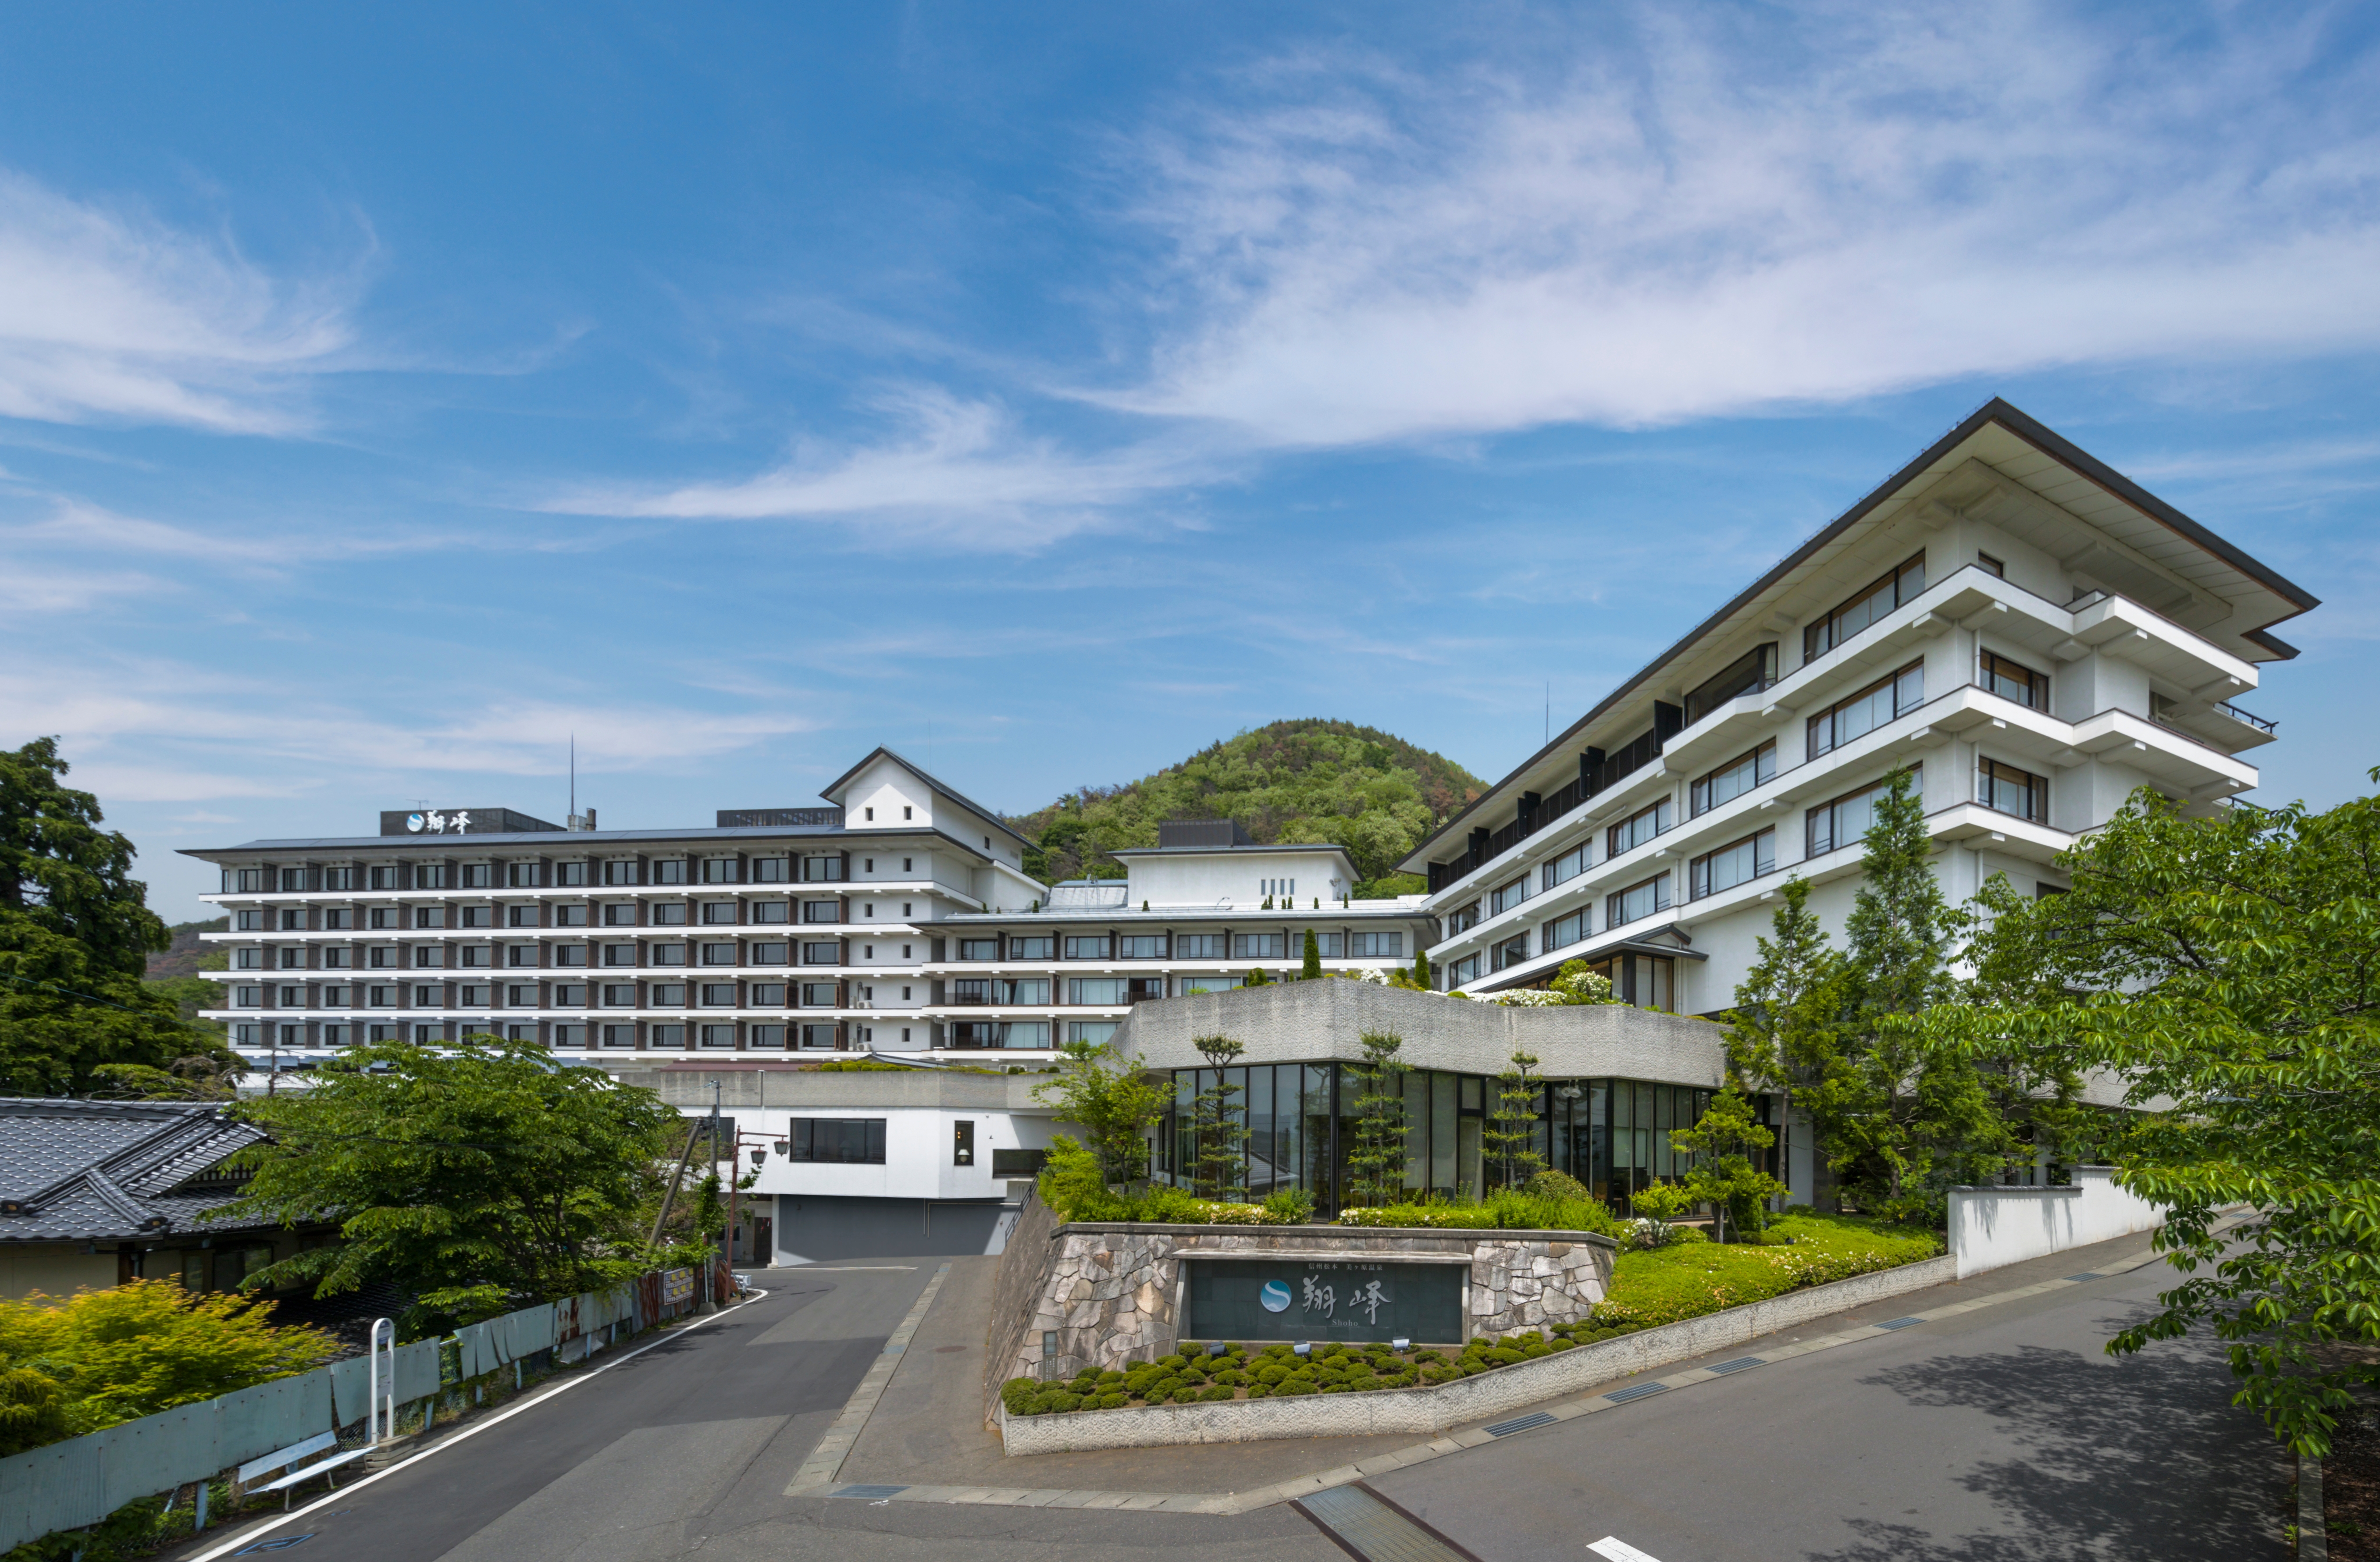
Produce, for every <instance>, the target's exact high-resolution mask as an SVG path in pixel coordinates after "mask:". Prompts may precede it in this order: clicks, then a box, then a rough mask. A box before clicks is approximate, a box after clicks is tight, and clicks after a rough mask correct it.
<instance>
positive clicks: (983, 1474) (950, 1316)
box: [837, 1233, 2179, 1510]
mask: <svg viewBox="0 0 2380 1562" xmlns="http://www.w3.org/2000/svg"><path fill="white" fill-rule="evenodd" d="M2149 1255H2150V1246H2149V1239H2148V1235H2147V1234H2146V1233H2139V1234H2134V1235H2130V1236H2125V1237H2119V1238H2117V1239H2114V1240H2112V1241H2106V1242H2101V1243H2097V1244H2095V1245H2094V1246H2091V1247H2086V1248H2076V1249H2073V1250H2071V1251H2070V1252H2066V1253H2053V1254H2051V1255H2049V1256H2048V1257H2046V1258H2039V1259H2034V1260H2030V1261H2028V1262H2026V1263H2023V1264H2016V1265H2010V1266H2008V1267H2007V1268H2004V1269H1996V1270H1993V1271H1990V1272H1989V1273H1987V1274H1983V1275H1976V1276H1973V1277H1969V1278H1967V1279H1964V1280H1958V1281H1952V1282H1950V1283H1948V1284H1945V1285H1939V1286H1934V1287H1930V1288H1928V1289H1926V1290H1922V1291H1913V1292H1910V1293H1907V1294H1905V1295H1901V1296H1898V1297H1892V1298H1889V1299H1887V1300H1885V1301H1882V1302H1874V1303H1871V1304H1869V1305H1867V1306H1864V1307H1858V1308H1852V1309H1849V1310H1847V1311H1844V1312H1841V1313H1837V1314H1829V1315H1828V1316H1825V1317H1822V1318H1815V1319H1812V1320H1810V1321H1809V1322H1808V1323H1806V1324H1804V1325H1803V1326H1799V1327H1796V1328H1792V1329H1788V1330H1782V1331H1779V1333H1777V1334H1774V1335H1770V1336H1767V1337H1765V1338H1762V1339H1759V1340H1756V1341H1755V1342H1753V1343H1751V1344H1749V1345H1735V1346H1730V1348H1729V1349H1727V1350H1723V1351H1718V1352H1714V1353H1713V1354H1712V1356H1711V1357H1710V1358H1709V1360H1712V1361H1717V1360H1719V1359H1721V1358H1724V1357H1738V1356H1742V1355H1744V1354H1746V1353H1756V1352H1758V1351H1760V1350H1764V1349H1767V1350H1779V1349H1780V1348H1784V1347H1791V1346H1796V1345H1805V1344H1807V1343H1809V1342H1813V1341H1819V1340H1832V1339H1835V1338H1838V1337H1840V1336H1843V1335H1845V1334H1851V1333H1856V1332H1857V1331H1859V1330H1861V1329H1863V1328H1867V1327H1871V1326H1875V1325H1876V1324H1880V1323H1884V1322H1887V1321H1888V1320H1893V1319H1898V1318H1901V1317H1904V1316H1906V1315H1908V1314H1916V1313H1929V1312H1935V1311H1937V1310H1940V1309H1944V1308H1953V1307H1961V1306H1962V1305H1963V1306H1966V1307H1973V1306H1978V1305H1981V1306H2004V1307H2009V1308H2012V1309H2016V1310H2019V1311H2020V1312H2022V1311H2024V1310H2029V1309H2035V1308H2048V1307H2055V1306H2057V1305H2058V1304H2059V1296H2060V1293H2070V1289H2071V1288H2070V1286H2068V1285H2067V1284H2065V1283H2063V1282H2066V1281H2067V1280H2069V1278H2070V1277H2073V1276H2077V1275H2084V1274H2092V1273H2095V1272H2096V1271H2097V1270H2099V1269H2101V1268H2103V1267H2104V1268H2107V1269H2117V1268H2130V1267H2131V1266H2133V1265H2137V1264H2139V1263H2140V1262H2141V1261H2142V1260H2143V1259H2145V1258H2147V1257H2149ZM998 1262H999V1261H998V1260H997V1259H994V1258H959V1259H953V1260H951V1261H950V1263H951V1265H952V1267H951V1273H950V1276H949V1278H948V1279H947V1281H946V1282H945V1283H944V1285H943V1287H942V1290H941V1294H940V1295H939V1296H938V1297H937V1298H936V1300H935V1302H934V1304H933V1306H932V1307H931V1308H930V1309H929V1311H928V1313H927V1314H926V1316H925V1317H924V1319H923V1320H922V1321H921V1323H920V1324H919V1326H918V1329H917V1336H916V1338H915V1339H914V1340H913V1341H912V1342H911V1343H910V1345H909V1348H908V1350H907V1351H906V1352H905V1355H904V1358H903V1360H902V1362H901V1365H900V1367H899V1369H898V1370H897V1371H896V1372H894V1374H892V1379H891V1381H890V1382H889V1383H888V1384H887V1385H886V1386H885V1388H884V1390H883V1393H882V1397H881V1398H880V1399H879V1400H878V1402H877V1405H876V1408H875V1411H874V1412H873V1414H872V1415H871V1416H870V1417H869V1419H868V1423H867V1425H866V1426H865V1427H864V1428H863V1429H862V1430H861V1431H860V1434H859V1435H858V1437H857V1440H856V1442H855V1443H854V1444H853V1446H852V1448H851V1452H850V1454H849V1457H848V1458H847V1459H844V1462H843V1465H842V1468H841V1471H840V1473H839V1475H838V1477H837V1479H838V1482H839V1483H843V1484H855V1483H866V1484H869V1485H881V1486H885V1487H908V1488H922V1489H923V1490H921V1491H919V1493H918V1495H919V1496H921V1497H922V1496H924V1495H925V1492H926V1491H930V1492H932V1493H934V1494H937V1498H936V1499H935V1500H943V1501H951V1500H966V1499H965V1497H961V1496H957V1495H952V1494H974V1493H978V1492H982V1493H999V1494H1003V1495H1001V1496H999V1497H996V1498H993V1499H992V1500H997V1501H1003V1502H1010V1501H1016V1500H1022V1499H1023V1497H1024V1496H1025V1495H1036V1496H1039V1497H1040V1498H1041V1500H1043V1501H1045V1502H1046V1501H1049V1500H1051V1498H1052V1497H1053V1496H1055V1495H1058V1494H1062V1495H1063V1496H1064V1498H1065V1499H1067V1506H1079V1505H1086V1504H1087V1503H1088V1502H1090V1501H1094V1500H1098V1501H1101V1502H1102V1505H1104V1504H1105V1502H1106V1500H1108V1499H1123V1498H1125V1497H1130V1498H1133V1499H1146V1500H1157V1497H1156V1495H1157V1494H1180V1495H1181V1496H1182V1497H1183V1498H1184V1499H1185V1500H1191V1499H1195V1503H1196V1506H1200V1507H1204V1508H1208V1509H1209V1510H1213V1509H1215V1508H1232V1507H1236V1506H1238V1505H1237V1503H1235V1502H1233V1501H1231V1500H1229V1499H1231V1498H1232V1497H1233V1495H1238V1494H1245V1495H1246V1496H1252V1497H1255V1499H1256V1500H1257V1501H1277V1500H1280V1499H1279V1497H1278V1496H1275V1495H1271V1494H1272V1493H1275V1492H1279V1491H1281V1490H1283V1489H1287V1488H1293V1487H1297V1486H1304V1487H1305V1488H1307V1489H1313V1488H1315V1487H1318V1486H1320V1485H1326V1484H1333V1483H1337V1481H1339V1480H1352V1479H1354V1476H1355V1473H1356V1472H1358V1471H1359V1469H1360V1470H1361V1471H1362V1472H1366V1473H1368V1472H1370V1471H1375V1470H1379V1469H1384V1468H1391V1467H1397V1466H1402V1465H1403V1464H1404V1463H1407V1462H1409V1461H1410V1460H1412V1459H1415V1457H1417V1456H1419V1457H1428V1458H1438V1457H1444V1456H1447V1455H1450V1454H1454V1453H1459V1452H1460V1451H1461V1450H1462V1449H1463V1448H1465V1447H1472V1446H1475V1445H1477V1444H1479V1443H1482V1442H1484V1441H1486V1440H1487V1435H1486V1434H1485V1433H1483V1432H1480V1431H1479V1430H1478V1429H1476V1428H1457V1429H1455V1430H1454V1431H1452V1432H1450V1433H1449V1434H1448V1435H1446V1436H1445V1437H1442V1438H1439V1439H1436V1440H1433V1441H1432V1442H1430V1443H1427V1444H1422V1445H1415V1443H1414V1440H1413V1438H1412V1437H1411V1436H1410V1435H1381V1436H1374V1437H1342V1438H1305V1439H1279V1440H1272V1441H1266V1442H1256V1443H1225V1444H1194V1445H1185V1446H1182V1447H1162V1448H1119V1449H1102V1450H1096V1451H1085V1452H1075V1453H1063V1454H1045V1455H1037V1456H1028V1457H1016V1458H1012V1457H1010V1456H1008V1455H1007V1454H1006V1453H1004V1452H1003V1451H1002V1447H1001V1443H1000V1438H999V1436H998V1435H997V1434H995V1433H993V1432H991V1431H990V1430H988V1429H986V1428H985V1426H984V1425H983V1399H984V1395H983V1368H984V1360H985V1351H986V1350H987V1348H988V1339H989V1337H990V1326H991V1318H990V1293H991V1282H992V1276H993V1272H994V1269H995V1268H996V1266H997V1265H998ZM2176 1279H2177V1281H2178V1280H2179V1277H2176ZM2045 1284H2046V1285H2047V1286H2048V1287H2049V1288H2050V1289H2049V1290H2046V1291H2045V1292H2041V1293H2038V1294H2034V1295H2029V1296H2027V1295H2019V1294H2017V1293H2021V1292H2027V1291H2029V1290H2032V1288H2034V1287H2038V1286H2043V1285H2045ZM1706 1364H1707V1363H1706V1362H1704V1361H1687V1362H1673V1363H1670V1364H1669V1365H1666V1366H1663V1367H1659V1368H1657V1369H1654V1370H1652V1371H1649V1372H1646V1373H1644V1374H1638V1376H1637V1377H1636V1378H1622V1379H1615V1380H1614V1381H1612V1382H1611V1383H1608V1384H1602V1385H1598V1386H1597V1387H1596V1389H1595V1390H1594V1392H1595V1393H1596V1394H1598V1395H1599V1394H1601V1393H1603V1392H1605V1391H1608V1390H1619V1389H1623V1388H1625V1387H1627V1386H1630V1385H1631V1384H1633V1383H1636V1382H1639V1381H1650V1380H1653V1379H1656V1378H1660V1379H1674V1378H1677V1377H1679V1376H1680V1375H1681V1374H1694V1373H1696V1372H1697V1371H1698V1370H1699V1369H1700V1368H1701V1367H1703V1366H1705V1365H1706ZM1562 1398H1564V1399H1575V1398H1578V1396H1576V1395H1565V1396H1562ZM1548 1402H1549V1403H1550V1402H1551V1401H1548ZM1425 1450H1427V1454H1426V1455H1425ZM1257 1494H1264V1495H1257ZM976 1500H982V1499H980V1498H977V1499H976ZM1243 1500H1245V1497H1244V1498H1243ZM1168 1506H1172V1504H1168Z"/></svg>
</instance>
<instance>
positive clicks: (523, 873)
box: [223, 852, 917, 895]
mask: <svg viewBox="0 0 2380 1562" xmlns="http://www.w3.org/2000/svg"><path fill="white" fill-rule="evenodd" d="M885 861H886V862H887V863H890V862H891V861H892V859H891V858H890V857H887V858H886V859H885ZM797 868H798V872H799V875H800V877H799V879H798V882H800V883H804V884H840V883H844V882H846V881H848V880H849V879H850V878H851V854H850V853H848V852H842V853H838V854H833V855H831V856H817V857H801V858H798V859H797V858H794V857H790V856H786V857H708V858H703V859H700V860H697V859H695V858H691V857H619V858H614V859H612V860H610V861H607V862H591V861H589V862H550V861H547V860H545V859H542V858H540V859H537V860H534V861H529V862H514V863H375V864H360V863H343V864H338V865H335V866H305V867H284V868H271V867H227V868H225V869H224V870H223V887H224V893H225V894H227V895H262V894H269V893H272V892H273V891H274V890H278V891H279V892H281V893H283V894H317V893H339V892H352V891H354V890H499V889H514V890H570V889H589V888H592V887H594V886H595V885H597V884H602V885H609V886H620V887H630V886H639V885H672V884H695V883H702V884H791V883H795V882H796V881H797V880H796V878H795V872H796V869H797ZM698 870H699V872H698ZM860 871H861V872H863V873H870V874H872V873H874V872H875V871H876V859H875V858H873V857H868V858H865V859H863V863H862V866H861V869H860ZM888 871H889V870H888ZM901 871H902V873H904V874H914V873H916V872H917V859H916V858H915V857H904V858H902V859H901Z"/></svg>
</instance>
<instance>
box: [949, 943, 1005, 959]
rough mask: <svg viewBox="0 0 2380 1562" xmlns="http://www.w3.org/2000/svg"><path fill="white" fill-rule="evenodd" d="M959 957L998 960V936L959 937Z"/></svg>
mask: <svg viewBox="0 0 2380 1562" xmlns="http://www.w3.org/2000/svg"><path fill="white" fill-rule="evenodd" d="M959 958H960V959H961V960H998V959H999V958H1000V940H999V939H998V938H961V939H960V940H959Z"/></svg>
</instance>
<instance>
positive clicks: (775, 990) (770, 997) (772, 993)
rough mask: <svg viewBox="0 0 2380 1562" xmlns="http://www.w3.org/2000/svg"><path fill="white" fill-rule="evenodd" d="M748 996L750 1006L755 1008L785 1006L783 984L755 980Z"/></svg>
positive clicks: (780, 1007)
mask: <svg viewBox="0 0 2380 1562" xmlns="http://www.w3.org/2000/svg"><path fill="white" fill-rule="evenodd" d="M750 996H751V999H752V1007H753V1008H755V1009H783V1007H784V1006H785V984H784V983H783V982H755V983H753V984H752V987H751V990H750Z"/></svg>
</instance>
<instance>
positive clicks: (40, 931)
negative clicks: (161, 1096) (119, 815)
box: [0, 737, 231, 1096]
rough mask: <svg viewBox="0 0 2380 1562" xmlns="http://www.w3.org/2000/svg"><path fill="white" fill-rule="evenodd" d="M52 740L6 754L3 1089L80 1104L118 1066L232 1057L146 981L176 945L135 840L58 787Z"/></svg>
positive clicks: (0, 1006)
mask: <svg viewBox="0 0 2380 1562" xmlns="http://www.w3.org/2000/svg"><path fill="white" fill-rule="evenodd" d="M67 769H68V766H67V762H66V760H64V759H62V758H60V757H58V745H57V740H56V739H55V738H46V737H45V738H36V739H34V740H33V741H32V742H30V743H29V744H27V745H24V746H23V747H22V748H18V749H14V750H0V1091H5V1092H6V1093H7V1094H11V1095H23V1096H45V1095H58V1094H79V1093H83V1092H87V1091H89V1090H91V1088H92V1087H93V1086H94V1084H98V1083H100V1082H101V1081H102V1080H103V1079H104V1078H105V1077H106V1076H105V1075H104V1073H103V1070H105V1069H108V1068H110V1067H131V1068H137V1069H142V1070H151V1071H161V1070H165V1069H168V1068H170V1067H171V1066H172V1065H173V1064H174V1063H175V1062H176V1059H183V1058H188V1057H193V1056H203V1057H205V1058H208V1059H211V1060H212V1061H215V1062H217V1063H218V1064H228V1063H229V1062H230V1061H231V1055H230V1054H229V1053H228V1052H227V1051H226V1050H225V1048H224V1047H222V1046H221V1044H220V1043H219V1042H218V1041H216V1040H215V1039H213V1038H212V1037H211V1036H210V1035H207V1034H205V1033H204V1032H202V1031H201V1030H200V1029H199V1028H197V1027H194V1026H189V1025H185V1024H184V1023H182V1021H181V1016H180V1013H179V1012H178V1010H177V1006H176V1003H175V1001H174V999H173V998H172V997H171V996H169V995H167V994H164V993H160V992H158V991H156V990H154V989H152V988H151V987H149V986H148V985H147V984H146V983H144V982H143V981H142V980H141V979H140V978H141V975H142V972H143V970H144V969H145V967H146V965H147V962H148V957H149V955H150V953H151V951H157V950H163V949H164V948H165V947H166V946H167V944H168V943H169V942H171V939H170V938H169V936H168V934H167V932H166V930H165V925H164V923H163V922H162V921H160V920H159V919H158V918H157V916H156V915H155V914H153V913H152V912H151V911H150V910H149V907H148V903H147V895H148V887H147V886H146V885H144V884H142V883H141V882H140V880H139V879H137V878H133V877H132V857H133V846H132V842H130V841H128V840H127V839H126V838H125V836H124V835H123V834H122V833H121V832H119V831H115V830H103V829H101V828H100V826H101V824H102V822H103V817H104V816H103V815H102V813H101V812H100V806H99V799H98V798H96V797H94V796H92V795H91V793H88V792H78V791H76V790H75V789H73V788H71V787H68V786H66V785H64V784H62V783H61V782H60V781H59V779H58V778H59V777H61V776H63V775H65V774H67Z"/></svg>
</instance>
